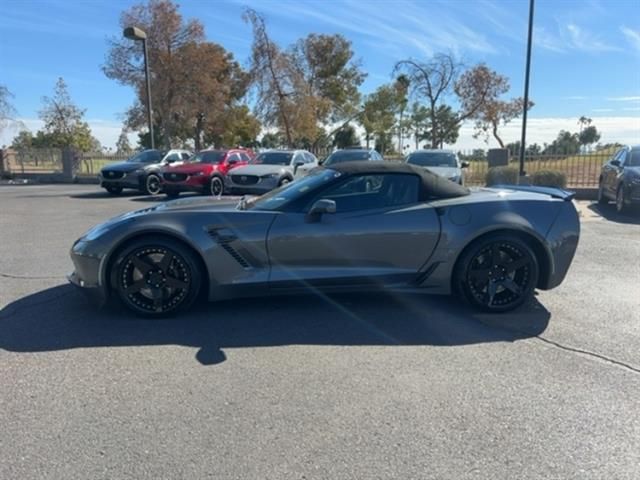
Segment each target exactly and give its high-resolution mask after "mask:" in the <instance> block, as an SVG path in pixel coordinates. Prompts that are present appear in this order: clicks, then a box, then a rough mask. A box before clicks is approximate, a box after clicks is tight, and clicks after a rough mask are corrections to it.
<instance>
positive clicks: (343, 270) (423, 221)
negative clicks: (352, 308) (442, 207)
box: [267, 204, 440, 288]
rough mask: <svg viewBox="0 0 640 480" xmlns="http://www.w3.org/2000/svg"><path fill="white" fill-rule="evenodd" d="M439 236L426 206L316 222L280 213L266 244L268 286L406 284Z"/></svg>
mask: <svg viewBox="0 0 640 480" xmlns="http://www.w3.org/2000/svg"><path fill="white" fill-rule="evenodd" d="M439 235H440V222H439V219H438V216H437V213H436V212H435V210H434V209H433V208H431V207H430V206H429V205H428V204H418V205H414V206H405V207H393V208H389V207H387V208H386V209H376V210H368V211H358V212H346V213H335V214H325V215H323V216H322V218H321V219H320V221H318V222H317V223H308V222H307V220H306V216H305V214H304V213H282V214H280V215H278V216H277V218H276V219H275V221H274V223H273V225H272V227H271V229H270V231H269V235H268V239H267V245H268V251H269V257H270V262H271V273H270V286H271V288H283V287H291V286H295V285H318V286H319V285H327V284H331V285H335V286H357V285H361V284H371V283H384V284H397V283H407V282H409V281H411V280H412V279H413V278H414V277H415V275H416V274H417V272H418V270H419V268H420V267H421V266H422V265H423V264H424V263H425V262H426V261H427V259H428V258H429V256H430V255H431V253H432V251H433V249H434V248H435V246H436V243H437V241H438V238H439Z"/></svg>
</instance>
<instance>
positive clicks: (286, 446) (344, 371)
mask: <svg viewBox="0 0 640 480" xmlns="http://www.w3.org/2000/svg"><path fill="white" fill-rule="evenodd" d="M158 200H159V199H157V198H150V197H142V196H137V195H136V196H134V195H131V196H126V195H125V196H122V197H115V198H112V197H109V196H107V194H106V193H104V192H103V191H102V190H100V189H98V187H97V186H79V185H74V186H69V185H57V186H28V185H26V186H0V245H2V260H1V262H0V459H1V460H2V461H1V462H0V478H208V477H211V478H243V479H244V478H273V479H282V478H354V479H355V478H461V479H462V478H630V479H631V478H637V475H638V465H640V351H639V350H638V345H640V263H639V262H638V259H639V258H640V216H639V215H638V214H635V216H618V215H616V214H615V213H614V208H613V206H610V207H609V208H600V207H597V206H595V205H592V204H590V203H587V202H580V203H579V207H580V211H581V217H582V219H583V222H582V237H581V240H580V246H579V248H578V252H577V255H576V259H575V260H574V263H573V266H572V268H571V270H570V271H569V275H568V277H567V279H566V281H565V283H564V284H563V285H561V286H560V287H559V288H558V289H556V290H553V291H550V292H540V293H539V295H538V296H537V300H536V301H535V302H533V303H532V304H530V305H528V306H527V308H524V309H522V310H519V311H518V312H516V313H511V314H506V315H501V316H491V315H482V314H477V313H474V312H472V311H471V310H469V309H467V308H466V307H464V306H461V305H459V304H458V302H457V301H455V300H453V299H449V298H441V297H420V296H397V295H391V294H379V293H378V294H375V293H372V294H359V295H341V296H332V297H323V296H317V297H312V296H308V297H281V298H269V299H257V300H242V301H230V302H223V303H219V304H209V305H201V306H198V307H197V308H195V309H194V310H193V311H191V312H189V313H188V314H186V315H185V316H183V317H181V318H178V319H174V320H161V321H158V320H155V321H148V320H141V319H138V318H135V317H132V316H131V315H130V314H128V313H126V312H124V311H122V310H118V309H113V308H107V309H103V310H97V309H96V308H95V307H94V306H93V305H91V304H90V303H88V302H87V301H86V300H85V299H84V297H83V296H82V295H81V294H80V293H78V292H76V291H75V290H74V289H73V288H72V287H70V286H68V285H67V284H66V281H65V274H66V273H68V271H69V270H70V269H71V262H70V260H69V257H68V250H69V248H70V246H71V244H72V242H73V241H74V240H75V239H76V238H77V237H79V236H80V235H81V234H82V233H83V232H84V231H86V230H87V229H88V228H89V227H91V226H92V225H94V224H95V223H98V222H100V221H102V220H105V219H107V218H109V217H111V216H113V215H116V214H118V213H122V212H125V211H128V210H132V209H137V208H144V207H146V206H149V205H152V204H153V203H154V202H156V201H158Z"/></svg>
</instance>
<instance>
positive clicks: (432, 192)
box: [326, 161, 470, 200]
mask: <svg viewBox="0 0 640 480" xmlns="http://www.w3.org/2000/svg"><path fill="white" fill-rule="evenodd" d="M326 168H328V169H331V170H335V171H336V172H340V173H342V174H344V175H362V174H372V175H375V174H384V173H411V174H414V175H418V176H419V177H420V179H421V183H420V187H421V188H420V200H428V199H433V198H455V197H463V196H465V195H469V193H470V192H469V189H468V188H466V187H463V186H462V185H458V184H457V183H453V182H451V181H449V180H448V179H446V178H444V177H441V176H440V175H436V174H435V173H433V172H430V171H429V170H426V169H424V168H419V167H414V166H413V165H409V164H408V163H401V162H390V161H386V162H344V163H338V164H335V165H330V166H328V167H326Z"/></svg>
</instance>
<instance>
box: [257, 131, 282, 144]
mask: <svg viewBox="0 0 640 480" xmlns="http://www.w3.org/2000/svg"><path fill="white" fill-rule="evenodd" d="M281 145H282V138H281V136H280V135H278V134H277V133H274V132H267V133H265V134H264V135H263V136H262V139H261V140H260V146H261V147H262V148H278V147H280V146H281Z"/></svg>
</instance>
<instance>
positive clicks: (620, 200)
mask: <svg viewBox="0 0 640 480" xmlns="http://www.w3.org/2000/svg"><path fill="white" fill-rule="evenodd" d="M626 210H627V202H626V200H625V198H624V188H623V186H622V185H620V186H619V187H618V190H617V192H616V211H617V212H618V213H624V212H625V211H626Z"/></svg>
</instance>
